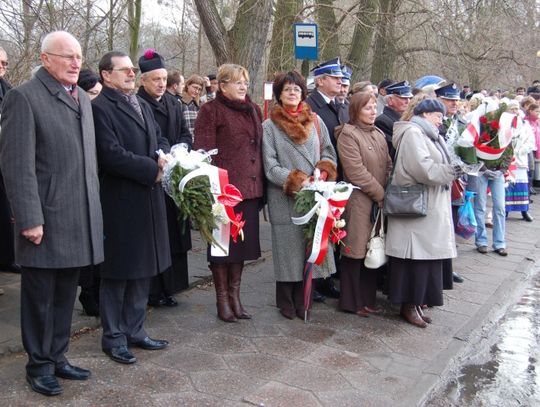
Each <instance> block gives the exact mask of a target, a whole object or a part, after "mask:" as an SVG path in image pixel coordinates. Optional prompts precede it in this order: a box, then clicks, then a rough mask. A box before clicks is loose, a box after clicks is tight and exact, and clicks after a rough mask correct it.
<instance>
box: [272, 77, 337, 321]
mask: <svg viewBox="0 0 540 407" xmlns="http://www.w3.org/2000/svg"><path fill="white" fill-rule="evenodd" d="M273 90H274V96H275V98H276V101H277V104H276V105H275V106H274V108H273V109H272V111H271V112H270V118H269V119H268V120H266V121H265V122H264V123H263V131H264V133H263V148H262V150H263V163H264V171H265V175H266V178H267V180H268V185H267V195H268V211H269V214H270V223H271V224H272V253H273V257H274V272H275V277H276V304H277V307H278V308H279V309H280V312H281V314H282V315H283V316H284V317H286V318H288V319H293V318H294V316H295V314H296V315H297V316H298V317H299V318H301V319H303V318H304V311H305V310H304V299H303V285H302V273H303V269H304V264H305V259H306V242H305V240H304V237H303V233H302V226H297V225H294V224H293V223H292V221H291V217H293V216H299V215H300V214H299V213H297V212H296V211H295V210H294V192H297V191H300V189H301V188H302V186H303V185H306V184H307V183H308V182H309V177H310V176H311V175H312V174H313V172H314V170H315V169H316V168H319V169H320V170H321V174H323V176H327V177H328V178H327V179H328V180H335V178H336V152H335V150H334V148H333V147H332V143H331V142H330V137H329V135H328V130H327V129H326V127H325V125H324V123H323V121H322V120H321V119H320V118H319V117H318V116H317V115H316V114H315V113H313V112H312V111H311V109H310V107H309V105H308V104H307V103H304V100H305V98H306V96H307V88H306V84H305V80H304V78H303V77H302V76H301V75H300V74H299V73H298V72H296V71H292V72H287V73H281V74H278V75H277V77H276V78H275V80H274V89H273ZM335 271H336V268H335V264H334V256H333V252H332V250H329V251H328V254H327V256H326V259H325V261H324V262H323V264H322V265H321V266H314V267H313V278H321V277H328V276H330V275H331V274H333V273H335Z"/></svg>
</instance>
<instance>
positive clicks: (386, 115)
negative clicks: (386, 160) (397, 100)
mask: <svg viewBox="0 0 540 407" xmlns="http://www.w3.org/2000/svg"><path fill="white" fill-rule="evenodd" d="M400 117H401V115H400V114H399V113H398V112H396V111H395V110H394V109H392V108H391V107H389V106H385V107H384V109H383V112H382V114H380V115H379V116H377V118H376V119H375V126H377V128H379V130H381V131H382V132H383V133H384V138H385V139H386V145H387V146H388V154H390V157H391V158H392V161H394V158H395V156H396V149H395V148H394V145H393V144H392V134H393V132H394V123H395V122H397V121H399V119H400Z"/></svg>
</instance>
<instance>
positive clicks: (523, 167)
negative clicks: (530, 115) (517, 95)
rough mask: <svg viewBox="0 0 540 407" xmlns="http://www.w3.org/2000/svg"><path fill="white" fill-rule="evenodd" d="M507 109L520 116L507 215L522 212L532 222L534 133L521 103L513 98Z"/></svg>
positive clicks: (506, 192) (515, 139)
mask: <svg viewBox="0 0 540 407" xmlns="http://www.w3.org/2000/svg"><path fill="white" fill-rule="evenodd" d="M507 111H508V112H509V113H514V114H516V115H517V117H518V125H517V128H516V132H515V136H514V138H513V139H512V144H513V147H514V161H513V164H511V165H510V172H509V176H508V177H507V179H508V186H507V187H506V190H505V202H506V217H508V215H509V213H510V212H521V216H522V218H523V220H525V221H527V222H532V221H533V217H532V216H531V214H530V213H529V177H528V171H529V153H531V152H532V151H534V150H535V149H536V142H535V138H534V133H533V130H532V128H531V126H530V125H529V123H528V122H526V121H525V120H523V119H522V118H521V117H520V115H519V103H518V102H517V101H515V100H512V101H510V102H509V103H508V107H507Z"/></svg>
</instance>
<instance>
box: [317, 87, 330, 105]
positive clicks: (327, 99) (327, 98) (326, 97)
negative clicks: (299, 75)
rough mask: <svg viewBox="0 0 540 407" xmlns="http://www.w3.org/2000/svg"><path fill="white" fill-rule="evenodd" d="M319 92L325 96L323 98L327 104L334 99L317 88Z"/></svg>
mask: <svg viewBox="0 0 540 407" xmlns="http://www.w3.org/2000/svg"><path fill="white" fill-rule="evenodd" d="M317 92H319V94H320V95H321V96H322V97H323V99H324V101H325V102H326V104H328V103H330V102H333V101H334V98H329V97H328V96H326V95H325V94H324V93H322V92H321V91H320V90H319V89H317Z"/></svg>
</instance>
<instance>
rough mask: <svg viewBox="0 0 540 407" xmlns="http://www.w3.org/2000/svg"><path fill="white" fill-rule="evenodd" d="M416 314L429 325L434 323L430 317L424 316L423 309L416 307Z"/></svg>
mask: <svg viewBox="0 0 540 407" xmlns="http://www.w3.org/2000/svg"><path fill="white" fill-rule="evenodd" d="M416 312H417V314H418V315H419V316H420V318H422V319H423V320H424V322H426V323H428V324H431V323H432V322H433V320H432V319H431V318H430V317H428V316H427V315H426V314H424V311H423V310H422V307H418V306H417V307H416Z"/></svg>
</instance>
